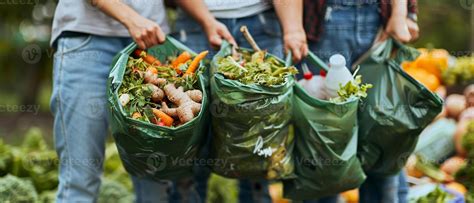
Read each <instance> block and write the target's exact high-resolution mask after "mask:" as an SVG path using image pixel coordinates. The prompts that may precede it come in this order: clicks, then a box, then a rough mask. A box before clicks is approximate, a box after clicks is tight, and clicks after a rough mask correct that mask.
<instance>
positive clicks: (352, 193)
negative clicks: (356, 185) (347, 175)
mask: <svg viewBox="0 0 474 203" xmlns="http://www.w3.org/2000/svg"><path fill="white" fill-rule="evenodd" d="M341 196H342V198H344V200H346V202H347V203H358V202H359V190H358V189H354V190H348V191H345V192H343V193H341Z"/></svg>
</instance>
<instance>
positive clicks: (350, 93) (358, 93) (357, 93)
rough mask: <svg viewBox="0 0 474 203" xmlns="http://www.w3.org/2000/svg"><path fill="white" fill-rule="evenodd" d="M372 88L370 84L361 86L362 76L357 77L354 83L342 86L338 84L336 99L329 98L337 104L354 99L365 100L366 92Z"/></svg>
mask: <svg viewBox="0 0 474 203" xmlns="http://www.w3.org/2000/svg"><path fill="white" fill-rule="evenodd" d="M372 87H373V86H372V84H362V76H360V75H358V76H356V77H355V79H354V81H352V82H348V83H347V84H345V85H344V86H343V85H342V84H339V90H338V91H337V94H338V97H335V98H331V99H330V101H331V102H336V103H339V102H345V101H347V100H349V99H350V98H354V97H356V98H365V97H367V90H368V89H369V88H372Z"/></svg>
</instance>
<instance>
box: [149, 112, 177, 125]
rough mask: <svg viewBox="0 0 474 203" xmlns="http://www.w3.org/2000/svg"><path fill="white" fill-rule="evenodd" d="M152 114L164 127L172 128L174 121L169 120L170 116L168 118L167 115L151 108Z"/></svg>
mask: <svg viewBox="0 0 474 203" xmlns="http://www.w3.org/2000/svg"><path fill="white" fill-rule="evenodd" d="M152 110H153V114H155V116H156V117H158V118H160V121H161V122H163V123H164V124H165V126H168V127H170V126H172V125H173V122H174V119H173V118H171V116H168V114H165V113H164V112H163V111H160V110H158V109H155V108H152Z"/></svg>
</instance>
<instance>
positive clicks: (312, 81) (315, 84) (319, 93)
mask: <svg viewBox="0 0 474 203" xmlns="http://www.w3.org/2000/svg"><path fill="white" fill-rule="evenodd" d="M302 68H303V79H301V80H299V81H298V83H299V84H300V85H301V86H302V87H303V89H305V90H306V92H307V93H308V94H309V95H310V96H312V97H315V98H318V99H326V94H325V91H324V88H325V85H324V76H322V75H313V73H311V71H309V69H308V66H307V65H306V64H303V65H302Z"/></svg>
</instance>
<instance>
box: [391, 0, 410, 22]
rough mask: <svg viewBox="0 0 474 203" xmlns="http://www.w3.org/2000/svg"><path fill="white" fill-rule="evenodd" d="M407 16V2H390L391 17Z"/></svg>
mask: <svg viewBox="0 0 474 203" xmlns="http://www.w3.org/2000/svg"><path fill="white" fill-rule="evenodd" d="M407 15H408V0H402V1H400V0H392V16H399V17H404V18H406V17H407Z"/></svg>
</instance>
